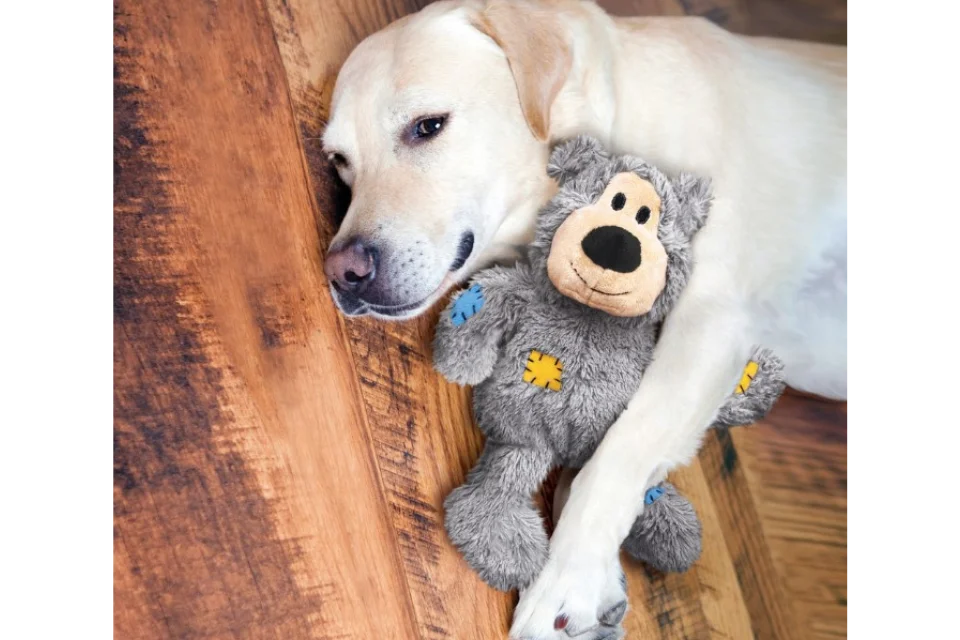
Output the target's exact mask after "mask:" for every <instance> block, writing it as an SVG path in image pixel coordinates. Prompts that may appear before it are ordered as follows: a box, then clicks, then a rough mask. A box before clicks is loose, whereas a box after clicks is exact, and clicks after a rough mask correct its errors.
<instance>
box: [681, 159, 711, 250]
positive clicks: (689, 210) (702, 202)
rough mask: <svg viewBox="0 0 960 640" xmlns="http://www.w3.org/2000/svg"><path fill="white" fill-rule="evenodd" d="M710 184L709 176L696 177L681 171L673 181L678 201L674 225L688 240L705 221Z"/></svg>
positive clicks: (708, 206)
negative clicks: (678, 205) (678, 206)
mask: <svg viewBox="0 0 960 640" xmlns="http://www.w3.org/2000/svg"><path fill="white" fill-rule="evenodd" d="M710 186H711V185H710V179H709V178H698V177H697V176H694V175H692V174H689V173H681V174H680V175H679V176H677V179H676V180H674V181H673V189H674V191H676V193H677V200H679V203H680V211H679V212H678V213H679V215H678V216H677V217H676V220H675V221H674V225H675V226H676V228H677V230H678V231H680V233H682V234H683V236H684V237H685V238H687V239H688V240H689V239H690V238H692V237H693V234H695V233H696V232H697V231H699V230H700V227H702V226H703V223H704V222H706V221H707V213H708V212H709V211H710V201H711V200H712V199H713V192H712V190H711V188H710Z"/></svg>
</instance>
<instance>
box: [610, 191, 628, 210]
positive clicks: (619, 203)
mask: <svg viewBox="0 0 960 640" xmlns="http://www.w3.org/2000/svg"><path fill="white" fill-rule="evenodd" d="M625 204H627V196H625V195H623V194H622V193H618V194H617V195H615V196H613V200H611V201H610V206H611V207H613V210H614V211H620V209H623V207H624V205H625Z"/></svg>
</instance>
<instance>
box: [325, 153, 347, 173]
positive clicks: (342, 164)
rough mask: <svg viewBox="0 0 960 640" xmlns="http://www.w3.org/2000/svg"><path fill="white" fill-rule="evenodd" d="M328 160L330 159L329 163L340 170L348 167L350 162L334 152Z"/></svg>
mask: <svg viewBox="0 0 960 640" xmlns="http://www.w3.org/2000/svg"><path fill="white" fill-rule="evenodd" d="M329 159H330V162H332V163H333V164H334V166H336V167H338V168H340V169H346V168H347V167H349V166H350V162H349V161H348V160H347V157H346V156H344V155H343V154H342V153H340V152H339V151H335V152H333V153H331V154H330V156H329Z"/></svg>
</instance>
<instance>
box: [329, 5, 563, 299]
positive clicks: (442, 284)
mask: <svg viewBox="0 0 960 640" xmlns="http://www.w3.org/2000/svg"><path fill="white" fill-rule="evenodd" d="M323 145H324V149H325V152H326V153H327V155H328V157H329V158H330V160H331V162H333V164H334V165H335V166H336V168H337V171H338V172H339V174H340V176H341V178H342V179H343V180H344V182H346V184H347V185H349V186H350V187H351V191H352V200H351V203H350V206H349V209H348V211H347V214H346V217H345V219H344V221H343V224H342V226H341V228H340V230H339V232H338V233H337V235H336V237H335V238H334V239H333V242H332V243H331V246H330V249H329V251H328V256H327V260H326V265H325V271H326V273H327V276H328V279H329V280H330V282H331V286H332V288H333V293H334V299H335V300H336V301H337V304H338V305H339V306H340V308H341V309H342V310H343V311H344V312H345V313H347V314H349V315H359V314H364V313H369V314H373V315H377V316H381V317H391V318H402V317H409V316H413V315H416V314H418V313H420V312H421V311H422V310H424V309H425V308H427V307H428V306H429V305H431V304H432V303H433V302H434V301H435V300H436V299H437V298H439V297H440V296H441V295H442V294H443V293H444V292H445V291H446V290H447V289H448V288H449V287H450V286H452V285H453V284H454V283H455V282H457V281H458V280H460V279H463V278H464V277H466V276H467V275H469V273H471V272H472V271H473V270H475V269H476V268H477V267H478V266H480V265H481V264H482V262H483V261H484V260H485V258H486V257H485V250H487V249H488V248H489V246H490V244H491V240H492V239H493V238H494V236H495V234H497V232H498V229H500V228H501V225H503V223H504V220H505V218H506V217H507V215H508V213H509V212H511V211H512V210H514V208H515V207H517V206H518V203H519V202H520V201H521V200H522V199H524V198H526V199H529V198H535V199H536V200H537V202H536V204H535V205H533V206H534V208H535V207H536V206H538V205H539V204H542V202H543V201H545V200H546V199H547V198H549V196H550V195H551V192H549V191H545V188H547V187H545V183H546V185H549V184H550V181H549V179H548V178H547V177H546V175H545V174H544V172H543V167H544V166H545V165H546V160H547V157H548V153H549V150H548V148H547V146H546V144H545V143H544V142H543V141H541V140H539V139H538V138H537V137H536V136H535V135H534V133H533V132H532V131H531V129H530V127H529V126H528V124H527V122H526V121H525V117H524V113H523V110H522V107H521V104H520V101H519V100H518V95H517V86H516V84H515V82H514V78H513V74H512V73H511V70H510V66H509V64H508V62H507V59H506V58H505V56H504V53H503V51H502V49H501V48H500V46H498V45H497V44H496V43H495V42H494V41H493V40H492V39H491V38H490V37H489V36H487V35H485V34H484V33H482V32H481V31H480V30H479V29H478V28H477V27H476V26H475V25H474V24H472V23H471V21H470V16H469V15H466V14H465V13H464V10H462V9H459V8H457V7H449V6H446V7H445V6H438V7H434V6H431V7H428V8H427V9H425V10H424V11H423V12H421V13H419V14H415V15H414V16H410V17H409V18H407V19H405V20H402V21H400V22H399V23H395V24H394V25H392V26H391V27H388V28H387V29H386V30H384V31H381V32H379V33H377V34H374V35H373V36H371V37H370V38H368V39H366V40H364V41H363V42H362V43H361V44H360V45H359V46H358V47H357V48H356V49H355V50H354V51H353V53H352V54H351V55H350V57H349V58H348V60H347V61H346V63H345V64H344V66H343V68H342V69H341V71H340V74H339V76H338V79H337V85H336V88H335V91H334V96H333V102H332V105H331V117H330V121H329V123H328V126H327V129H326V131H325V133H324V136H323ZM528 233H529V230H528ZM501 234H502V232H501ZM498 238H499V236H498ZM529 239H530V238H529V235H528V237H526V238H520V237H518V238H517V239H516V242H517V243H518V244H522V243H524V242H526V241H528V240H529Z"/></svg>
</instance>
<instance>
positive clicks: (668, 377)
mask: <svg viewBox="0 0 960 640" xmlns="http://www.w3.org/2000/svg"><path fill="white" fill-rule="evenodd" d="M518 97H519V100H518ZM428 116H439V117H436V118H433V119H430V118H428ZM438 123H439V124H438ZM411 132H413V133H411ZM420 133H425V134H426V135H422V136H421V135H420ZM581 133H587V134H592V135H594V136H596V137H598V138H600V139H601V140H602V141H603V142H604V143H605V144H607V145H609V146H610V147H611V148H612V149H613V150H615V151H616V152H623V153H633V154H637V155H640V156H642V157H644V158H645V159H647V160H649V161H650V162H652V163H655V164H657V165H659V166H660V167H663V168H664V169H665V170H667V171H668V172H671V173H674V172H678V171H680V170H686V171H691V172H694V173H698V174H700V175H704V176H709V177H711V178H712V179H713V183H714V192H715V200H714V204H713V210H712V213H711V217H710V219H709V221H708V223H707V225H706V226H705V227H704V229H703V230H702V231H701V232H700V234H699V235H698V237H697V239H696V241H695V244H694V257H695V260H696V265H697V266H696V268H695V270H694V273H693V276H692V278H691V280H690V282H689V284H688V286H687V289H686V290H685V292H684V293H683V295H682V296H681V298H680V300H679V302H678V304H677V306H676V308H675V309H674V311H673V313H672V315H671V316H670V318H669V319H668V320H667V322H666V324H665V326H664V331H663V334H662V336H661V338H660V341H659V343H658V346H657V349H656V352H655V356H654V361H653V363H652V364H651V365H650V368H649V369H648V370H647V373H646V377H645V378H644V379H643V382H642V383H641V386H640V388H639V390H638V392H637V394H636V395H635V396H634V398H633V400H632V402H631V403H630V405H629V406H628V408H627V410H626V411H625V412H624V414H623V415H622V416H621V417H620V419H619V420H618V421H617V422H616V424H614V426H613V427H612V428H611V429H610V431H609V433H608V434H607V436H606V438H605V439H604V441H603V443H602V444H601V446H600V448H599V449H598V451H597V453H596V455H595V456H594V457H593V459H592V460H591V461H590V462H589V463H588V464H587V466H586V467H585V468H584V470H583V471H582V472H581V474H580V475H579V476H578V478H577V480H576V482H575V483H574V486H573V490H572V493H571V495H570V498H569V501H568V503H567V505H566V508H565V510H564V514H563V517H562V518H561V519H560V521H559V523H558V525H557V529H556V532H555V534H554V538H553V540H552V541H551V553H550V559H549V560H548V562H547V565H546V567H545V568H544V570H543V572H542V573H541V576H540V577H539V578H538V579H537V581H536V582H535V583H534V584H533V585H532V586H531V587H530V588H529V589H528V590H527V591H525V592H524V593H523V594H522V598H521V601H520V604H519V605H518V610H517V613H516V617H515V622H514V628H513V632H514V633H515V634H516V635H518V636H523V637H531V638H538V639H541V638H550V637H561V636H562V634H563V633H564V632H563V631H556V630H555V629H554V621H555V618H556V617H557V616H559V615H561V614H562V615H564V616H566V620H567V621H569V625H568V626H567V630H569V629H578V630H583V629H588V628H590V627H591V626H593V625H596V624H597V617H598V615H599V612H600V611H602V610H605V609H606V608H608V607H609V606H610V604H611V603H610V600H611V599H612V598H622V590H621V589H620V588H619V584H618V582H619V568H618V564H617V561H616V554H617V550H618V548H619V546H620V542H621V541H622V540H623V538H624V537H625V536H626V534H627V532H628V530H629V527H630V525H631V523H632V522H633V521H634V519H635V518H636V516H637V507H636V505H638V504H640V503H641V498H642V495H643V491H644V489H645V487H647V486H648V484H649V482H650V480H651V478H654V477H656V476H658V475H662V474H664V473H665V472H666V470H668V469H670V468H672V467H674V466H676V465H680V464H684V463H686V462H688V461H689V459H690V458H691V457H692V456H693V455H694V454H695V452H696V450H697V447H698V445H699V442H700V437H701V434H702V432H703V430H704V429H705V428H706V427H707V425H709V424H710V422H711V420H712V418H713V416H714V414H715V412H716V410H717V408H718V407H719V406H720V405H721V402H722V400H723V398H724V397H725V396H726V395H727V394H728V393H729V390H730V388H732V385H733V384H734V382H735V381H736V379H737V378H738V376H739V373H740V370H741V368H742V363H743V362H744V360H745V359H746V358H747V357H748V356H749V355H750V352H751V350H752V348H753V347H754V346H755V345H757V344H763V345H764V346H767V347H770V348H771V349H773V350H774V352H775V353H777V354H778V355H779V356H780V357H781V358H782V359H783V361H784V362H785V365H786V370H785V376H786V379H787V381H788V383H789V384H790V385H791V386H793V387H795V388H797V389H801V390H805V391H809V392H813V393H817V394H820V395H824V396H828V397H834V398H842V397H845V394H846V50H845V49H843V48H833V47H826V46H822V45H808V44H803V43H793V42H780V41H776V40H769V39H761V38H744V37H739V36H734V35H732V34H729V33H727V32H725V31H723V30H721V29H719V28H717V27H714V26H712V25H710V24H709V23H707V22H705V21H703V20H700V19H692V18H691V19H686V18H677V19H672V18H642V19H641V18H635V19H619V20H613V19H611V18H610V17H608V16H607V15H606V14H604V13H603V12H602V11H600V10H599V9H598V8H597V7H595V6H593V5H592V4H587V3H583V4H581V3H578V2H565V1H560V2H556V3H554V2H545V3H538V4H536V5H527V4H526V3H507V2H491V3H489V5H488V6H484V5H483V4H482V3H472V2H462V3H441V4H439V5H432V6H430V7H428V8H427V9H425V10H424V11H422V12H421V13H420V14H416V15H415V16H413V17H411V18H408V19H405V20H403V21H401V22H400V23H397V24H396V25H394V26H392V27H390V28H388V29H387V30H385V31H383V32H380V33H379V34H376V35H375V36H374V37H371V38H370V39H368V40H367V41H365V42H364V43H363V44H361V46H360V47H358V49H357V50H356V51H355V53H354V54H352V55H351V58H350V59H349V60H348V61H347V63H346V65H345V66H344V69H343V72H342V74H341V77H340V78H339V79H338V84H337V89H336V92H335V96H334V103H333V110H332V117H331V121H330V124H329V127H328V131H327V133H326V134H325V136H324V143H325V146H326V147H327V149H328V150H329V151H330V153H331V155H334V154H336V156H337V161H338V164H339V165H340V167H339V168H340V171H341V175H342V176H343V177H344V179H345V181H346V182H347V183H348V184H350V185H351V187H352V188H353V195H354V198H353V201H352V203H351V207H350V210H349V211H348V214H347V217H346V219H345V222H344V226H343V228H342V230H341V232H340V233H339V234H338V236H337V238H336V239H335V242H334V244H333V245H332V252H331V256H330V258H328V274H329V275H330V277H331V280H332V281H333V282H334V283H336V285H337V286H336V289H337V292H336V297H337V299H338V302H339V303H340V304H341V307H342V308H343V309H344V310H345V311H346V312H348V313H349V312H353V313H363V312H371V313H375V314H378V315H382V316H389V317H404V316H409V315H415V314H416V313H419V312H420V311H422V310H423V309H425V308H427V307H428V306H429V305H430V304H432V303H433V302H434V301H435V300H436V299H438V298H439V297H440V296H441V295H442V294H443V292H444V291H445V290H446V289H447V288H449V287H450V286H451V285H452V284H453V283H455V282H456V281H458V280H462V279H463V278H465V277H466V276H468V275H469V274H470V273H471V272H472V271H474V270H476V269H477V268H479V267H481V266H484V265H486V264H489V263H490V262H492V261H496V260H500V259H504V258H507V257H509V256H510V255H511V253H512V252H513V251H514V250H515V248H516V246H517V245H522V244H524V243H526V242H528V241H529V240H530V239H531V238H532V233H533V229H534V221H535V214H536V211H537V208H538V207H539V206H540V205H541V204H543V203H544V202H545V201H546V200H547V199H548V198H549V197H550V195H551V194H552V192H553V189H554V187H553V185H552V182H551V181H550V180H549V179H548V178H547V177H546V174H545V173H544V167H545V166H546V159H547V155H548V153H549V141H552V140H558V139H563V138H567V137H570V136H573V135H576V134H581ZM374 276H376V279H375V280H374ZM603 632H604V631H603V630H602V629H600V628H599V627H598V631H597V632H596V633H595V634H594V635H595V636H596V637H599V636H600V635H601V634H602V633H603ZM558 634H559V635H558ZM583 637H584V638H589V637H591V636H590V635H589V634H588V635H585V636H583Z"/></svg>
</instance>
